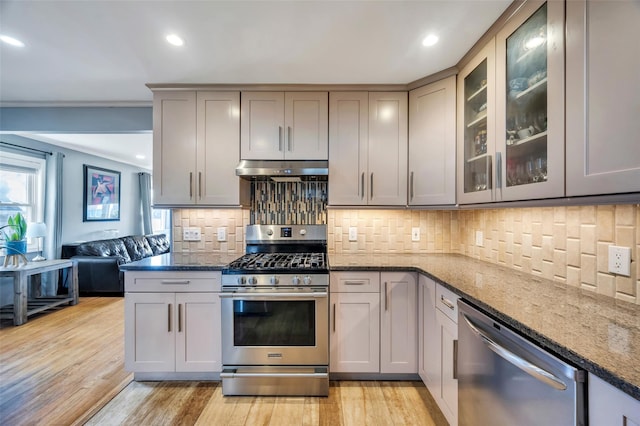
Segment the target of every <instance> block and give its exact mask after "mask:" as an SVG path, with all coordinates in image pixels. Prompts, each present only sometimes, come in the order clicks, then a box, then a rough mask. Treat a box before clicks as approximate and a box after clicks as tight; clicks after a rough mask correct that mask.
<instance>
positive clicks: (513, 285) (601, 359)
mask: <svg viewBox="0 0 640 426" xmlns="http://www.w3.org/2000/svg"><path fill="white" fill-rule="evenodd" d="M329 268H330V270H332V271H364V270H367V271H407V270H410V271H416V272H419V273H421V274H425V275H427V276H429V277H431V278H433V279H434V280H436V281H437V282H439V283H441V284H443V285H444V286H445V287H447V288H449V289H451V290H452V291H454V292H456V293H457V294H459V295H460V296H461V297H463V298H464V299H466V300H468V301H470V302H472V303H473V304H475V305H476V306H478V307H480V308H481V309H483V310H485V311H486V312H487V313H489V314H491V315H493V316H494V317H495V318H497V319H499V320H501V321H503V322H504V323H506V324H508V325H509V326H511V327H512V328H513V329H515V330H517V331H518V332H520V333H521V334H523V335H525V336H527V337H528V338H529V339H531V340H533V341H534V342H535V343H537V344H538V345H540V346H542V347H543V348H545V349H548V350H550V351H552V352H554V353H556V354H558V355H560V356H561V357H563V358H565V359H566V360H568V361H570V362H571V363H573V364H574V365H576V366H578V367H581V368H584V369H585V370H587V371H589V372H590V373H593V374H595V375H596V376H599V377H600V378H602V379H604V380H605V381H607V382H609V383H611V384H612V385H613V386H616V387H617V388H619V389H621V390H623V391H624V392H626V393H628V394H629V395H631V396H632V397H634V398H635V399H637V400H640V306H639V305H635V304H632V303H629V302H625V301H621V300H617V299H614V298H612V297H608V296H604V295H600V294H597V293H595V292H592V291H589V290H584V289H581V288H579V287H575V286H571V285H566V284H563V283H557V282H554V281H550V280H547V279H544V278H542V277H538V276H535V275H531V274H527V273H523V272H518V271H516V270H514V269H509V268H506V267H503V266H499V265H495V264H491V263H488V262H483V261H479V260H475V259H472V258H470V257H466V256H462V255H456V254H419V255H418V254H389V253H380V254H366V255H364V254H362V255H361V254H356V255H350V254H330V255H329Z"/></svg>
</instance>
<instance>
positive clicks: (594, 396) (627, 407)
mask: <svg viewBox="0 0 640 426" xmlns="http://www.w3.org/2000/svg"><path fill="white" fill-rule="evenodd" d="M588 383H589V398H588V400H589V424H590V425H591V426H637V425H640V401H638V400H637V399H634V398H632V397H631V396H629V395H627V394H626V393H624V392H622V391H621V390H619V389H616V388H614V387H613V386H611V385H610V384H609V383H607V382H605V381H604V380H602V379H601V378H599V377H597V376H594V375H593V374H589V380H588Z"/></svg>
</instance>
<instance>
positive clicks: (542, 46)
mask: <svg viewBox="0 0 640 426" xmlns="http://www.w3.org/2000/svg"><path fill="white" fill-rule="evenodd" d="M555 3H558V2H548V3H541V2H533V4H531V3H529V2H527V3H526V4H525V8H526V7H527V6H528V8H529V9H532V8H534V9H533V10H532V11H530V10H529V9H527V10H522V11H520V12H519V13H520V15H519V16H525V18H524V20H523V19H520V21H523V22H519V21H518V19H516V20H515V21H516V22H514V23H511V25H507V26H506V28H505V29H504V30H503V31H502V32H501V35H499V36H498V38H497V43H498V47H497V51H498V56H497V57H498V61H499V63H498V64H497V67H498V70H499V71H498V72H499V74H498V81H499V86H501V87H500V89H499V91H498V94H497V97H498V105H497V108H498V114H499V118H498V123H497V128H498V131H499V134H500V135H501V138H502V137H504V139H501V140H500V141H499V143H500V148H499V151H500V154H498V161H499V162H500V163H499V164H498V165H497V173H498V174H499V177H498V182H497V183H496V186H497V187H498V191H499V198H500V199H502V200H509V199H531V198H544V197H552V196H563V195H564V193H563V192H564V130H563V125H562V120H563V113H562V110H563V109H564V98H563V93H564V87H563V80H564V77H563V74H560V75H558V68H559V69H560V71H561V72H563V63H562V58H557V56H558V52H557V51H560V53H561V54H562V52H563V47H562V45H563V42H562V34H561V31H555V30H554V29H553V28H551V27H552V26H553V25H556V24H555V21H554V20H553V19H551V18H550V14H551V13H556V11H555V10H552V9H555V7H556V4H555ZM559 12H560V15H561V16H562V15H563V12H562V11H559ZM513 27H515V28H513ZM558 37H560V39H558ZM558 61H559V62H558ZM554 92H557V93H554ZM558 106H560V109H558ZM551 116H553V117H551ZM552 124H553V127H552ZM502 135H503V136H502Z"/></svg>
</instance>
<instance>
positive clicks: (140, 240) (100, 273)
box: [71, 234, 171, 296]
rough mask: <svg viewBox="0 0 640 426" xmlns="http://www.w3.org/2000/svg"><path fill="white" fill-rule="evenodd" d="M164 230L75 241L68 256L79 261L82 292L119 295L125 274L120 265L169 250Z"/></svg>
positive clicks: (122, 289) (121, 293)
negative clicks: (78, 242)
mask: <svg viewBox="0 0 640 426" xmlns="http://www.w3.org/2000/svg"><path fill="white" fill-rule="evenodd" d="M170 249H171V247H170V243H169V239H168V238H167V236H166V235H165V234H154V235H129V236H126V237H120V238H112V239H108V240H96V241H88V242H85V243H81V244H78V246H77V247H76V248H75V255H74V256H71V260H72V261H73V262H74V263H76V264H77V265H78V289H79V293H80V295H81V296H90V295H93V296H96V295H101V296H122V295H123V294H124V274H123V272H122V271H120V265H123V264H125V263H129V262H134V261H136V260H140V259H144V258H146V257H150V256H156V255H160V254H164V253H168V252H169V251H170Z"/></svg>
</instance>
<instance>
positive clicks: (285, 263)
mask: <svg viewBox="0 0 640 426" xmlns="http://www.w3.org/2000/svg"><path fill="white" fill-rule="evenodd" d="M325 266H326V260H325V254H324V253H251V254H245V255H244V256H242V257H241V258H239V259H236V260H234V261H233V262H231V263H230V264H229V269H236V270H252V271H253V270H256V271H260V270H272V269H320V268H325Z"/></svg>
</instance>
